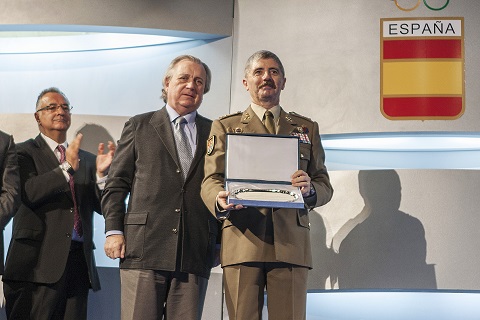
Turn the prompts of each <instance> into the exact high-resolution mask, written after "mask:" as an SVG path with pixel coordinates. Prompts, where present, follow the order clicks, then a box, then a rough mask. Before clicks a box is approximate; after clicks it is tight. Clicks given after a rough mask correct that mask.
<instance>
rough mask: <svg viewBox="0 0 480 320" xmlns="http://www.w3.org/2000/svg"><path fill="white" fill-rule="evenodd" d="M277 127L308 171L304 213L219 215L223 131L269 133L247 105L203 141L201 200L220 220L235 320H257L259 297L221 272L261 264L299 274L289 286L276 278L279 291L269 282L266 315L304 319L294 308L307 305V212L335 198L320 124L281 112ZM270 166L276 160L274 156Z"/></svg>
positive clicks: (309, 264)
mask: <svg viewBox="0 0 480 320" xmlns="http://www.w3.org/2000/svg"><path fill="white" fill-rule="evenodd" d="M276 129H277V131H276V134H278V135H294V136H298V137H299V153H300V164H299V169H302V170H303V171H305V172H307V173H308V175H309V176H310V178H311V187H312V189H314V190H315V192H314V193H313V194H312V195H311V196H308V197H305V198H304V201H305V208H303V209H292V208H288V209H287V208H280V209H277V208H256V207H248V208H244V209H241V210H232V211H229V212H219V210H218V208H217V204H216V196H217V195H218V193H219V192H220V191H223V190H224V177H225V151H226V150H225V141H226V133H239V134H241V133H256V134H268V132H267V129H266V128H265V126H264V125H263V123H262V121H261V120H260V118H259V117H258V116H257V115H256V114H255V112H254V110H253V109H252V107H251V106H250V107H249V108H248V109H247V110H245V111H244V112H239V113H236V114H232V115H228V116H224V117H222V118H220V119H217V120H215V121H214V122H213V124H212V129H211V132H210V138H209V140H208V143H207V156H206V157H205V178H204V180H203V183H202V189H201V196H202V199H203V201H204V202H205V204H206V205H207V207H208V208H209V210H210V211H211V212H212V214H214V215H215V216H216V217H217V218H218V219H219V220H223V226H222V248H221V254H220V258H221V264H222V267H223V268H224V276H225V284H226V289H225V290H226V302H227V306H228V307H229V314H231V313H230V312H231V310H232V309H234V310H235V311H234V314H235V319H255V318H256V315H255V314H257V313H258V310H256V308H257V304H256V301H252V300H251V299H253V300H256V299H258V300H259V303H260V304H261V305H263V294H262V295H261V296H258V297H250V296H248V295H245V294H243V295H242V294H241V293H242V292H245V290H244V289H243V288H242V287H243V285H244V284H245V283H244V282H243V280H242V279H240V278H236V276H235V272H234V273H233V274H234V275H233V276H230V275H231V274H232V273H230V272H228V274H227V273H225V271H226V269H225V268H226V267H230V266H238V265H258V264H264V263H269V265H272V266H279V267H280V268H283V269H284V268H285V267H286V268H291V267H295V268H296V269H298V270H300V271H301V274H300V276H299V277H300V280H299V281H294V283H292V284H289V283H285V282H283V281H282V280H281V276H280V279H279V281H278V284H279V287H278V290H275V286H274V285H271V284H270V282H269V283H268V284H269V286H268V287H267V295H268V302H269V303H268V305H269V316H271V315H272V313H271V311H272V310H278V311H277V312H278V314H277V315H275V314H274V317H273V318H274V319H302V318H304V317H305V315H304V314H303V316H302V315H299V314H298V313H296V312H298V309H305V307H303V308H298V304H303V305H305V303H306V285H307V281H306V280H307V279H306V277H307V273H308V272H307V270H308V269H310V268H312V254H311V246H310V233H309V231H310V223H309V217H308V212H309V210H311V209H313V208H315V207H318V206H321V205H324V204H325V203H327V202H328V201H329V200H330V199H331V197H332V194H333V188H332V186H331V184H330V180H329V176H328V173H327V170H326V167H325V165H324V160H325V153H324V150H323V147H322V145H321V141H320V135H319V130H318V124H317V123H316V122H315V121H312V120H311V119H308V118H306V117H303V116H301V115H298V114H296V113H286V112H285V111H284V110H283V109H280V116H279V118H278V122H277V126H276ZM273 162H275V159H273V158H272V163H273ZM292 174H293V172H292ZM229 277H230V278H229ZM269 289H271V290H269ZM277 291H279V292H277ZM285 292H290V293H291V294H292V297H291V299H292V300H290V299H289V298H288V299H284V298H285V297H284V296H282V295H284V294H285ZM299 293H301V294H299ZM277 294H279V297H277ZM282 299H283V300H282ZM260 300H261V301H260ZM292 301H293V302H292ZM295 305H297V308H295ZM272 312H274V311H272ZM303 312H305V311H304V310H303ZM230 317H232V316H230Z"/></svg>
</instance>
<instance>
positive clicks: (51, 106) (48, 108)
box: [35, 103, 73, 113]
mask: <svg viewBox="0 0 480 320" xmlns="http://www.w3.org/2000/svg"><path fill="white" fill-rule="evenodd" d="M58 108H62V110H63V111H65V112H66V113H70V110H72V109H73V106H70V105H69V104H66V103H64V104H55V103H52V104H49V105H48V106H46V107H43V108H40V109H38V110H37V111H35V112H40V111H43V110H45V111H47V112H49V113H54V112H55V111H57V109H58Z"/></svg>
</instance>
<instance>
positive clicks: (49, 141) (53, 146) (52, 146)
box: [40, 132, 68, 152]
mask: <svg viewBox="0 0 480 320" xmlns="http://www.w3.org/2000/svg"><path fill="white" fill-rule="evenodd" d="M40 135H41V136H42V138H43V139H44V140H45V142H46V143H47V145H48V146H49V147H50V149H52V151H53V152H55V149H56V148H57V146H58V145H59V144H61V145H63V146H64V147H65V149H66V148H67V147H68V143H67V141H64V142H63V143H57V142H56V141H55V140H53V139H51V138H49V137H47V136H46V135H44V134H43V133H41V132H40Z"/></svg>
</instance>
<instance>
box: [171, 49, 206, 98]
mask: <svg viewBox="0 0 480 320" xmlns="http://www.w3.org/2000/svg"><path fill="white" fill-rule="evenodd" d="M183 60H188V61H191V62H194V63H197V64H200V65H202V66H203V68H204V69H205V74H206V79H205V87H204V89H203V93H207V92H208V91H210V82H211V81H212V73H211V71H210V68H208V66H207V64H206V63H204V62H202V60H200V59H199V58H197V57H194V56H191V55H188V54H185V55H181V56H178V57H176V58H175V59H173V60H172V62H170V65H169V66H168V68H167V71H166V72H165V76H164V77H163V81H162V84H163V88H162V99H163V101H164V102H165V103H167V91H166V90H165V86H166V82H167V81H168V80H170V79H171V78H172V73H173V68H175V66H176V65H177V63H179V62H180V61H183Z"/></svg>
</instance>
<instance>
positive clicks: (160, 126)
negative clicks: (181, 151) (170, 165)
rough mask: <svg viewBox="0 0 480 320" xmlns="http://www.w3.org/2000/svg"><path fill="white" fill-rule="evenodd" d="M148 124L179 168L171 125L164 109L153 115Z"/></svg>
mask: <svg viewBox="0 0 480 320" xmlns="http://www.w3.org/2000/svg"><path fill="white" fill-rule="evenodd" d="M150 124H151V125H152V126H153V127H154V129H155V131H156V132H157V135H158V137H159V138H160V141H162V143H163V145H164V146H165V148H166V149H167V151H168V153H169V154H170V156H171V157H172V159H173V160H174V161H175V163H176V164H177V166H178V167H179V168H180V160H179V159H178V155H177V148H176V147H175V137H174V136H173V132H172V125H171V123H170V118H169V117H168V112H167V110H166V109H165V107H163V108H162V109H160V110H158V111H156V112H155V113H154V114H153V116H152V118H151V119H150Z"/></svg>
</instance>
